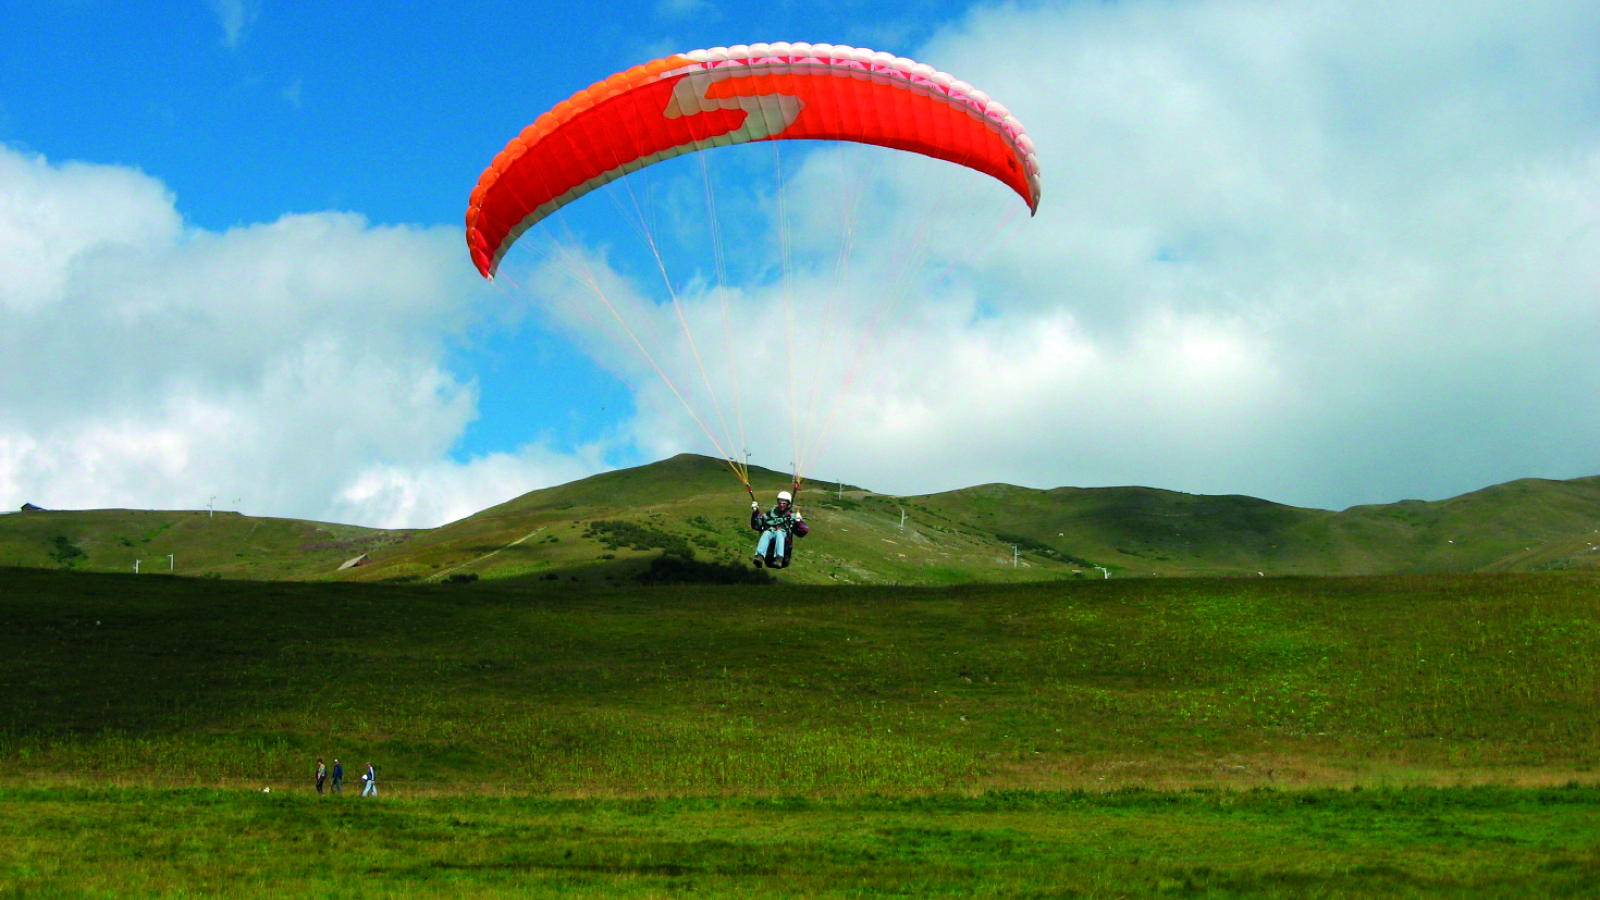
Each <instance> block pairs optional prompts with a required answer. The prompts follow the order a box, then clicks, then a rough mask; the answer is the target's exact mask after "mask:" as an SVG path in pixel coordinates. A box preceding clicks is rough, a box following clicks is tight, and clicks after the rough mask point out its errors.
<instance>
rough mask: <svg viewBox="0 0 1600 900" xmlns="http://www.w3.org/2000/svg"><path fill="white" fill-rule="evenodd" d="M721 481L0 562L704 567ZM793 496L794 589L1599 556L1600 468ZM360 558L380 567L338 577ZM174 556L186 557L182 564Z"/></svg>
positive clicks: (493, 573)
mask: <svg viewBox="0 0 1600 900" xmlns="http://www.w3.org/2000/svg"><path fill="white" fill-rule="evenodd" d="M729 474H730V472H729V471H728V469H727V465H726V463H725V462H723V461H721V460H717V459H712V458H709V457H704V456H698V455H694V454H680V455H678V456H675V457H672V458H669V459H666V460H661V461H658V462H655V463H649V464H646V465H642V466H635V467H631V468H627V469H618V470H614V471H611V472H603V473H599V474H596V475H592V476H589V477H587V478H583V479H579V480H577V481H573V482H569V483H566V484H562V485H554V486H552V487H548V488H541V489H539V490H535V491H530V492H528V493H526V494H522V495H520V496H517V497H513V498H511V499H509V500H507V501H505V502H503V503H499V504H496V505H494V506H491V507H488V508H486V509H483V510H480V511H479V512H476V513H474V514H472V515H469V516H466V517H464V518H462V519H459V520H456V521H454V522H450V523H447V524H445V525H442V526H439V527H438V528H432V529H376V528H366V527H363V526H354V525H339V524H334V523H317V522H306V521H302V520H293V519H278V518H263V517H251V516H242V515H239V514H237V513H219V514H217V515H214V516H213V515H211V514H209V513H208V512H207V511H178V512H172V511H139V510H85V511H30V512H23V513H17V514H13V515H7V516H4V517H0V563H12V564H17V565H32V566H41V567H67V568H85V569H93V570H99V571H116V570H126V569H128V568H131V562H132V560H134V559H139V560H141V561H154V562H155V564H156V565H155V567H156V568H166V566H162V565H160V564H167V563H170V564H171V569H170V570H171V571H173V572H174V573H179V574H191V575H194V574H198V575H209V576H213V577H242V578H258V579H263V580H276V579H295V580H305V579H329V578H332V579H339V580H357V581H369V580H392V581H430V580H444V579H449V578H454V579H456V580H458V581H466V580H472V579H474V578H483V579H493V580H504V579H537V580H542V581H556V582H561V583H563V584H572V583H578V584H589V583H625V582H628V581H630V580H634V579H637V578H639V577H640V576H641V575H643V574H644V573H645V572H647V571H648V570H649V567H650V566H651V565H652V563H653V562H654V561H655V560H656V558H658V557H660V556H662V555H663V554H666V555H671V556H678V557H681V558H682V559H684V560H693V561H695V562H696V564H697V565H700V566H701V567H705V566H713V567H722V568H724V569H730V568H732V567H748V565H749V562H748V559H749V552H750V548H751V547H752V546H753V544H754V537H755V535H754V534H753V533H752V532H750V531H749V530H748V523H747V522H746V519H747V512H748V510H747V509H746V508H745V506H744V503H745V495H744V493H743V492H742V491H741V490H739V489H738V488H737V487H734V489H733V490H730V489H729V488H730V486H732V484H733V483H732V482H731V481H730V479H729V477H728V476H729ZM750 480H751V485H752V487H753V488H755V489H756V491H757V494H758V496H759V497H761V498H762V501H763V502H767V501H768V499H769V498H770V497H771V496H772V495H773V494H774V493H775V492H776V491H778V490H782V489H786V488H788V487H790V484H791V479H790V476H789V475H787V474H784V473H780V472H774V471H771V470H767V469H761V468H759V467H756V468H752V469H751V479H750ZM799 506H800V507H801V508H802V509H804V510H805V513H806V515H807V517H808V520H809V521H810V522H811V523H812V525H813V533H812V535H811V536H810V537H808V538H807V539H805V540H804V541H802V542H801V543H800V544H799V545H798V549H797V561H796V564H795V566H794V567H793V568H791V569H789V570H786V571H784V572H783V573H782V575H781V577H782V579H783V580H785V581H799V582H810V583H837V584H953V583H973V582H1006V581H1034V580H1050V579H1058V578H1089V577H1112V576H1116V577H1128V576H1139V577H1165V576H1193V575H1220V576H1258V575H1365V574H1405V573H1422V572H1459V571H1528V570H1551V569H1563V568H1592V567H1596V566H1600V552H1597V551H1596V549H1595V544H1596V542H1597V541H1600V476H1589V477H1584V478H1576V479H1570V480H1566V481H1560V480H1552V479H1540V478H1521V479H1515V480H1513V481H1508V482H1504V483H1502V484H1497V485H1490V486H1488V487H1485V488H1480V489H1478V490H1475V491H1471V492H1468V493H1466V494H1462V495H1459V496H1457V497H1451V498H1447V499H1445V500H1439V501H1423V500H1402V501H1399V502H1396V503H1390V504H1361V505H1357V506H1352V507H1349V508H1346V509H1344V510H1339V511H1332V510H1322V509H1314V508H1305V507H1294V506H1288V505H1286V504H1281V503H1276V502H1274V501H1270V500H1264V499H1261V498H1256V497H1250V496H1247V495H1242V494H1225V495H1207V494H1188V493H1183V492H1180V491H1172V490H1167V489H1162V488H1149V487H1141V486H1135V485H1123V486H1115V487H1097V488H1080V487H1055V488H1030V487H1024V486H1019V485H1012V484H1007V483H1004V482H992V483H988V484H981V485H974V486H972V487H967V488H960V489H956V490H952V491H943V492H938V493H933V494H925V495H907V496H896V495H888V494H878V493H875V492H872V491H869V490H865V489H863V488H860V487H858V486H854V485H844V484H838V483H835V484H833V485H826V486H825V485H821V484H816V483H812V484H808V485H805V486H804V489H803V491H802V493H801V495H800V497H799ZM246 526H248V528H247V527H246ZM73 548H76V550H77V554H76V555H74V552H73ZM169 553H170V554H173V556H172V558H171V559H169V558H168V557H167V555H166V554H169ZM362 556H364V557H366V558H367V559H368V560H370V564H365V565H362V566H359V567H355V568H352V569H348V570H344V571H338V570H337V566H338V565H340V564H341V563H343V562H346V561H348V560H349V559H352V558H357V557H362ZM124 557H126V558H124ZM180 558H181V559H183V560H184V565H178V564H177V563H176V560H177V559H180ZM145 564H146V565H150V562H146V563H145ZM148 570H149V569H146V571H148Z"/></svg>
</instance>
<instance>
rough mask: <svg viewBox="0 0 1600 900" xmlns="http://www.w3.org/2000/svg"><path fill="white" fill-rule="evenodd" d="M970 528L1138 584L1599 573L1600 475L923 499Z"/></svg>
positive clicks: (992, 488) (1010, 490)
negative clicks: (1431, 494)
mask: <svg viewBox="0 0 1600 900" xmlns="http://www.w3.org/2000/svg"><path fill="white" fill-rule="evenodd" d="M914 502H915V503H916V504H917V505H918V506H919V507H920V508H923V509H926V510H928V511H931V512H934V513H937V514H939V515H941V516H945V517H948V518H953V519H957V520H960V521H963V522H967V523H970V527H973V528H977V529H982V530H985V531H988V532H991V533H995V534H999V535H1002V536H1004V535H1011V536H1015V537H1018V538H1022V539H1026V540H1030V541H1035V542H1038V543H1040V544H1043V545H1046V546H1048V547H1050V548H1052V549H1054V550H1056V551H1058V552H1059V553H1062V554H1070V555H1073V556H1078V557H1084V558H1088V559H1092V560H1094V561H1095V562H1096V563H1098V564H1099V565H1102V566H1106V567H1108V568H1109V569H1111V571H1113V572H1117V571H1122V572H1125V573H1127V574H1130V575H1197V574H1232V575H1248V574H1254V573H1256V572H1261V573H1264V574H1268V575H1355V574H1400V573H1414V572H1460V571H1509V570H1532V569H1552V568H1572V567H1593V566H1600V553H1597V552H1596V551H1595V550H1594V548H1595V547H1596V546H1597V545H1600V477H1590V478H1578V479H1574V480H1571V481H1545V480H1540V479H1531V478H1530V479H1522V480H1519V481H1512V482H1508V483H1506V484H1501V485H1496V486H1494V487H1490V488H1485V489H1483V490H1480V491H1474V492H1473V493H1470V494H1464V495H1462V496H1460V497H1454V498H1452V499H1449V500H1442V501H1438V502H1431V503H1430V502H1424V501H1420V500H1406V501H1402V502H1400V503H1392V504H1385V505H1374V506H1355V507H1351V508H1350V509H1347V510H1344V511H1342V512H1329V511H1327V510H1317V509H1301V508H1297V507H1291V506H1283V505H1281V504H1276V503H1271V502H1268V501H1265V500H1257V499H1255V498H1253V497H1240V496H1204V495H1191V494H1180V493H1176V492H1173V491H1162V490H1155V489H1152V488H1135V487H1128V488H1056V489H1054V490H1048V491H1040V490H1032V489H1027V488H1018V487H1012V486H1010V485H985V486H982V487H976V488H967V489H964V490H958V491H951V492H948V493H944V494H934V495H931V496H928V497H923V498H918V499H917V500H915V501H914Z"/></svg>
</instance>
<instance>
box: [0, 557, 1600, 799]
mask: <svg viewBox="0 0 1600 900" xmlns="http://www.w3.org/2000/svg"><path fill="white" fill-rule="evenodd" d="M0 620H3V621H5V622H6V623H7V627H6V628H5V629H4V630H3V631H0V683H4V684H6V685H7V686H8V689H7V690H5V691H0V778H4V779H10V780H21V781H25V782H27V783H30V784H32V783H38V782H39V780H40V779H44V780H46V781H51V780H58V779H61V778H89V779H96V780H103V779H106V778H120V779H126V778H134V779H139V780H145V779H148V780H153V781H158V782H159V781H165V780H169V779H170V780H175V781H176V782H178V783H191V784H215V783H218V782H223V783H230V782H231V783H240V782H244V783H252V784H276V783H299V782H301V781H303V778H304V776H305V774H306V773H307V772H308V771H309V765H310V763H311V762H312V761H313V760H314V759H315V758H316V757H318V756H322V757H324V758H329V759H331V758H332V757H335V756H337V757H340V758H342V759H343V760H344V761H345V762H346V764H347V765H349V764H352V763H355V764H359V763H360V762H364V761H366V760H367V759H372V760H374V761H376V762H378V763H379V765H380V766H381V767H382V768H383V771H384V773H385V777H386V778H387V779H389V780H390V781H391V782H393V783H396V784H404V785H407V786H408V788H409V789H411V790H419V789H440V790H460V789H476V788H484V789H489V790H496V791H499V790H509V791H516V792H527V791H534V792H555V793H561V794H580V795H594V794H624V795H641V794H646V795H648V794H660V793H712V794H720V793H732V794H767V793H844V794H860V793H866V792H874V791H885V792H896V793H922V792H928V791H950V790H978V789H984V788H1016V787H1041V788H1063V787H1068V788H1070V787H1094V788H1099V787H1108V786H1117V785H1139V786H1144V787H1171V786H1194V785H1229V786H1255V785H1277V786H1293V785H1310V784H1334V785H1339V784H1382V783H1391V784H1392V783H1408V782H1414V781H1415V782H1424V783H1440V782H1443V783H1452V784H1454V783H1472V782H1480V781H1492V782H1504V783H1530V782H1531V783H1551V782H1564V781H1566V780H1568V779H1571V778H1583V779H1588V778H1593V777H1594V776H1595V774H1596V771H1597V766H1600V580H1597V579H1596V578H1595V577H1594V576H1592V575H1585V574H1560V575H1523V574H1499V575H1494V574H1490V575H1448V576H1446V575H1433V576H1408V577H1388V578H1358V579H1300V578H1290V579H1255V578H1253V579H1210V580H1206V579H1170V580H1152V579H1137V580H1136V579H1126V580H1123V579H1113V580H1110V581H1103V580H1102V581H1081V582H1073V581H1064V582H1053V583H1048V584H1033V585H1009V586H1005V585H1000V586H984V587H959V588H945V589H927V588H899V589H892V588H838V587H813V586H798V585H778V586H771V587H750V586H728V587H703V586H702V587H673V586H666V587H658V588H645V589H640V588H634V589H629V590H606V589H589V590H574V589H571V588H569V587H564V586H561V584H559V583H558V584H552V585H549V586H542V585H541V584H540V582H538V581H532V582H517V581H500V582H484V581H480V582H476V583H471V584H440V585H431V584H430V585H393V584H390V585H363V584H297V583H288V582H277V583H269V582H245V581H226V580H223V581H213V580H202V579H184V578H172V577H167V576H153V577H152V576H138V577H135V576H133V575H131V574H130V575H105V574H93V573H81V572H52V571H46V570H38V569H17V568H11V569H3V570H0Z"/></svg>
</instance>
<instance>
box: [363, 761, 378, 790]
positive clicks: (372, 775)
mask: <svg viewBox="0 0 1600 900" xmlns="http://www.w3.org/2000/svg"><path fill="white" fill-rule="evenodd" d="M361 780H362V781H365V782H366V783H367V786H366V787H364V788H362V789H361V796H363V797H376V796H378V770H377V769H374V768H373V767H372V763H367V771H365V772H363V773H361Z"/></svg>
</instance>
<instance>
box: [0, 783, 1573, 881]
mask: <svg viewBox="0 0 1600 900" xmlns="http://www.w3.org/2000/svg"><path fill="white" fill-rule="evenodd" d="M1597 834H1600V792H1597V790H1596V789H1595V788H1592V787H1583V788H1550V789H1509V788H1445V789H1437V788H1429V789H1422V788H1393V789H1377V790H1364V791H1339V790H1327V789H1320V790H1310V791H1298V792H1283V791H1277V790H1271V789H1260V790H1251V791H1245V792H1225V791H1186V792H1149V791H1135V790H1126V791H1118V792H1112V793H1091V792H1082V791H1069V792H1026V791H1023V792H1002V793H990V794H985V795H982V796H979V797H952V796H939V797H921V798H886V797H859V798H852V799H813V798H780V799H755V798H714V799H708V798H696V799H686V798H676V799H667V798H659V799H633V800H571V799H550V798H540V797H529V796H519V797H505V798H499V797H495V798H489V797H473V798H466V797H433V798H416V797H410V798H399V799H390V800H382V801H378V802H373V801H359V800H355V799H350V798H345V799H339V798H326V799H323V800H320V801H319V800H318V799H317V798H316V797H315V796H311V795H308V794H307V793H306V792H305V791H299V792H297V793H295V794H293V795H281V794H278V793H274V794H270V795H266V794H261V793H250V792H244V791H222V790H215V789H187V790H165V791H162V790H149V789H138V788H128V789H120V790H118V789H104V788H101V789H84V790H55V791H46V790H27V789H10V790H0V896H14V897H23V896H26V897H109V896H116V897H144V896H186V897H198V896H212V897H244V898H250V897H283V896H305V897H349V898H358V897H416V896H450V897H457V896H460V897H578V898H660V897H839V898H844V897H851V898H859V897H1034V898H1047V897H1048V898H1067V897H1089V898H1107V900H1109V898H1117V897H1147V896H1148V897H1172V896H1178V897H1266V898H1279V897H1282V898H1288V897H1331V898H1344V897H1351V898H1356V897H1372V898H1377V897H1385V898H1389V897H1399V898H1413V897H1428V898H1433V897H1460V898H1468V897H1470V898H1485V897H1488V898H1499V897H1592V896H1594V891H1595V888H1596V885H1597V884H1600V845H1597V839H1596V835H1597Z"/></svg>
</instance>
